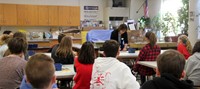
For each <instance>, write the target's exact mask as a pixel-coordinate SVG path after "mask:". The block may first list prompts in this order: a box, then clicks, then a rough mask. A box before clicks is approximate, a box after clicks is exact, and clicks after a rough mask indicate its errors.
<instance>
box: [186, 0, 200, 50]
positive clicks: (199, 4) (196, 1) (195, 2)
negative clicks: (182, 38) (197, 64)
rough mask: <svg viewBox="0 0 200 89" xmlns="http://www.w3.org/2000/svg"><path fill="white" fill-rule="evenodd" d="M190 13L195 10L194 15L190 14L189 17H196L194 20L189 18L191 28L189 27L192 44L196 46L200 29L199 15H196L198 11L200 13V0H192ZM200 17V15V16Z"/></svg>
mask: <svg viewBox="0 0 200 89" xmlns="http://www.w3.org/2000/svg"><path fill="white" fill-rule="evenodd" d="M189 6H190V7H189V14H190V12H194V16H191V15H189V19H190V18H192V17H193V18H194V21H192V20H189V29H188V35H189V36H188V37H189V40H190V42H191V44H192V46H194V44H195V43H196V41H197V40H198V39H197V37H198V29H199V30H200V28H199V27H198V24H199V23H200V22H199V20H198V17H197V16H196V15H197V14H198V13H200V10H199V8H200V0H190V4H189ZM199 18H200V17H199ZM199 35H200V34H199Z"/></svg>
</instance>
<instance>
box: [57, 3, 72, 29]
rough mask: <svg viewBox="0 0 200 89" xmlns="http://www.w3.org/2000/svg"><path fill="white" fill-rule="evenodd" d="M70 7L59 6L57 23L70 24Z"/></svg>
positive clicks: (61, 24)
mask: <svg viewBox="0 0 200 89" xmlns="http://www.w3.org/2000/svg"><path fill="white" fill-rule="evenodd" d="M69 9H70V7H68V6H59V12H58V13H59V25H60V26H69V25H70V20H69V18H70V14H69V13H70V12H69V11H70V10H69Z"/></svg>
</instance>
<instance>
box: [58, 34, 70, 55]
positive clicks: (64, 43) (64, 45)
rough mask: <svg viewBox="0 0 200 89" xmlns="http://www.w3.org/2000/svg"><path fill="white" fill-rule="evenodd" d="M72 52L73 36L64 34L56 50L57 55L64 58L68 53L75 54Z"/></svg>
mask: <svg viewBox="0 0 200 89" xmlns="http://www.w3.org/2000/svg"><path fill="white" fill-rule="evenodd" d="M72 52H73V51H72V38H71V37H70V36H64V37H63V38H62V40H61V42H60V44H59V46H58V48H57V50H56V55H57V56H58V57H61V58H64V57H66V56H67V55H68V54H73V53H72Z"/></svg>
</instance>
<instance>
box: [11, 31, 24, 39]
mask: <svg viewBox="0 0 200 89" xmlns="http://www.w3.org/2000/svg"><path fill="white" fill-rule="evenodd" d="M13 38H23V39H25V40H26V34H25V33H23V32H15V33H14V35H13Z"/></svg>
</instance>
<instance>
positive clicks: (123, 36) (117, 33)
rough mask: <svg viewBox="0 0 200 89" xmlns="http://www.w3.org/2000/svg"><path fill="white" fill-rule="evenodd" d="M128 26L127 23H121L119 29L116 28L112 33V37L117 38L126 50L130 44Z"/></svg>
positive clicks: (122, 48)
mask: <svg viewBox="0 0 200 89" xmlns="http://www.w3.org/2000/svg"><path fill="white" fill-rule="evenodd" d="M127 29H128V27H127V26H126V24H121V25H120V26H119V27H118V29H116V30H114V31H113V32H112V33H111V37H110V39H112V40H116V41H117V42H119V44H120V47H121V50H124V51H126V50H127V46H128V35H127Z"/></svg>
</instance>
